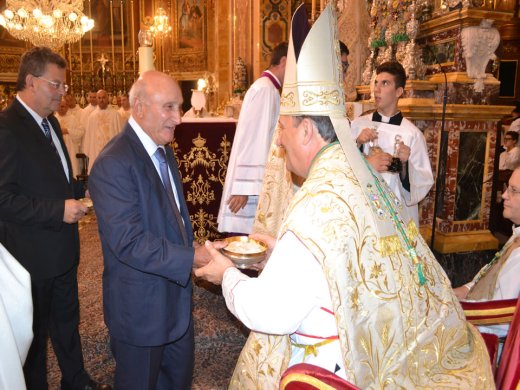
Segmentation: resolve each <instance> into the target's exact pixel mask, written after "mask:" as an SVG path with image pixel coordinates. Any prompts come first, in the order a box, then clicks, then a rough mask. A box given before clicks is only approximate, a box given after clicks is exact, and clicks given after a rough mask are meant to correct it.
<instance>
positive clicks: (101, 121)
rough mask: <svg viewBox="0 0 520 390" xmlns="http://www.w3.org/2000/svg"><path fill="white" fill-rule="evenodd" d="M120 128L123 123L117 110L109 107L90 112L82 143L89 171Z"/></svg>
mask: <svg viewBox="0 0 520 390" xmlns="http://www.w3.org/2000/svg"><path fill="white" fill-rule="evenodd" d="M122 128H123V122H122V121H121V116H120V115H119V113H118V112H117V110H114V109H113V108H111V107H107V109H105V110H101V109H100V108H99V107H98V108H96V109H95V110H94V111H92V113H91V114H90V115H89V117H88V121H87V126H86V128H85V138H84V142H83V150H84V152H85V154H86V155H87V156H88V158H89V163H88V169H89V171H90V170H91V169H92V165H93V164H94V161H95V160H96V158H97V156H98V155H99V153H100V152H101V150H103V148H104V147H105V145H106V144H107V143H108V141H110V140H111V139H112V138H114V136H116V135H117V134H118V133H119V132H120V131H121V129H122Z"/></svg>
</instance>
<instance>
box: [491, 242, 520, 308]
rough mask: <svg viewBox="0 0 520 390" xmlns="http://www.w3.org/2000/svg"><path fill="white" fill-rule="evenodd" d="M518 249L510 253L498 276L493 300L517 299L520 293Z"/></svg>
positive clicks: (519, 249) (519, 258)
mask: <svg viewBox="0 0 520 390" xmlns="http://www.w3.org/2000/svg"><path fill="white" fill-rule="evenodd" d="M519 275H520V248H517V249H515V250H513V252H511V254H510V255H509V258H508V259H507V261H506V263H505V264H504V265H503V267H502V269H501V270H500V274H499V275H498V280H497V286H496V289H495V294H494V296H493V299H513V298H518V295H519V293H520V276H519Z"/></svg>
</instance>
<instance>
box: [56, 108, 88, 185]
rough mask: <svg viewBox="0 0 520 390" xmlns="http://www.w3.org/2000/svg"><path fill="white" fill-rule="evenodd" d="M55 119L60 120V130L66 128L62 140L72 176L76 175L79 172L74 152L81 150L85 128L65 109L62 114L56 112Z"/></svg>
mask: <svg viewBox="0 0 520 390" xmlns="http://www.w3.org/2000/svg"><path fill="white" fill-rule="evenodd" d="M56 119H58V122H60V126H61V131H62V132H64V130H65V129H66V130H67V132H68V133H67V134H63V141H65V146H66V147H67V151H68V152H69V156H70V162H71V165H72V173H73V176H74V177H76V176H77V175H79V174H80V173H81V169H80V168H79V163H78V159H77V157H76V154H77V153H79V152H80V151H81V143H82V141H83V136H84V134H85V129H84V128H83V126H81V123H80V122H79V121H78V118H77V117H76V116H75V115H74V114H71V113H70V112H69V111H67V113H66V114H65V115H64V116H61V115H60V114H58V113H56Z"/></svg>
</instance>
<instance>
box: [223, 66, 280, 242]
mask: <svg viewBox="0 0 520 390" xmlns="http://www.w3.org/2000/svg"><path fill="white" fill-rule="evenodd" d="M271 74H272V73H271ZM273 77H275V76H274V75H273ZM279 112H280V93H279V92H278V89H277V88H276V87H275V86H274V84H273V83H272V81H271V80H270V79H269V78H267V77H260V78H259V79H258V80H256V81H255V82H254V83H253V85H251V87H250V88H249V90H248V91H247V93H246V96H245V98H244V103H243V104H242V109H241V111H240V117H239V118H238V124H237V129H236V132H235V138H234V140H233V146H232V148H231V155H230V157H229V164H228V170H227V174H226V180H225V182H224V189H223V191H222V199H221V202H220V209H219V213H218V218H217V222H218V230H219V231H221V232H238V233H250V232H251V229H252V227H253V222H254V218H255V213H256V206H257V204H258V195H259V194H260V191H261V190H262V181H263V178H264V170H265V164H266V162H267V155H268V153H269V146H270V145H271V139H272V137H273V133H274V130H275V128H276V124H277V122H278V114H279ZM231 195H248V196H249V198H248V201H247V205H246V206H245V207H244V208H243V209H242V210H240V211H239V212H237V213H236V214H233V213H232V212H231V211H230V210H229V206H228V204H227V202H228V200H229V197H230V196H231Z"/></svg>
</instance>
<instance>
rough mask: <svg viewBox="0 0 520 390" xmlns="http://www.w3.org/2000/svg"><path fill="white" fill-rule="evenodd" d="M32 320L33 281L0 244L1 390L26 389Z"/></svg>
mask: <svg viewBox="0 0 520 390" xmlns="http://www.w3.org/2000/svg"><path fill="white" fill-rule="evenodd" d="M32 320H33V304H32V296H31V277H30V275H29V273H28V272H27V271H26V270H25V268H23V267H22V266H21V265H20V263H18V261H17V260H16V259H15V258H14V257H13V256H11V254H10V253H9V252H8V251H7V249H5V248H4V246H3V245H2V244H0V389H25V379H24V374H23V364H24V362H25V358H26V357H27V353H28V352H29V347H30V346H31V342H32V339H33V332H32Z"/></svg>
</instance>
